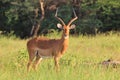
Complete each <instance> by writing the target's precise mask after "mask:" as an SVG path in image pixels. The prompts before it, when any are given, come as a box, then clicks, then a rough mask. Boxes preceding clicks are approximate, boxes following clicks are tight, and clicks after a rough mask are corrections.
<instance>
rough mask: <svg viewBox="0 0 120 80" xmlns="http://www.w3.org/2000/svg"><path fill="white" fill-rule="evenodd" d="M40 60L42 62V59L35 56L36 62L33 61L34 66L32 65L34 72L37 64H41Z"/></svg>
mask: <svg viewBox="0 0 120 80" xmlns="http://www.w3.org/2000/svg"><path fill="white" fill-rule="evenodd" d="M41 60H42V58H41V57H40V56H39V55H38V54H37V55H36V60H35V62H34V65H33V68H34V70H36V69H37V67H38V65H39V63H40V62H41Z"/></svg>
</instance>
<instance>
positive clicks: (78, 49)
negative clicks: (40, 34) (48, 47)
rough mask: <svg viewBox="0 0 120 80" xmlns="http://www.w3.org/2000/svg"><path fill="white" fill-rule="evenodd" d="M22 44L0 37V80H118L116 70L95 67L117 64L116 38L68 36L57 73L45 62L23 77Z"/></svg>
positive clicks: (119, 39)
mask: <svg viewBox="0 0 120 80" xmlns="http://www.w3.org/2000/svg"><path fill="white" fill-rule="evenodd" d="M56 35H58V34H56ZM59 36H60V35H59ZM59 36H55V35H54V36H50V35H49V36H48V37H49V38H54V37H55V38H59ZM26 42H27V40H20V39H19V38H15V37H13V38H11V37H9V38H8V37H4V36H0V80H120V76H119V74H120V68H119V67H118V68H111V67H110V68H105V67H103V66H101V65H96V64H97V63H99V62H101V61H103V60H107V59H109V58H112V59H115V60H120V37H119V36H118V35H117V34H111V35H108V36H105V35H97V36H95V37H87V36H78V37H72V36H71V37H70V41H69V48H68V50H67V51H66V53H65V54H64V56H63V57H62V58H61V60H60V71H59V72H56V71H55V70H54V61H53V59H45V60H43V61H42V62H41V64H40V65H39V68H38V70H37V71H34V70H31V71H30V72H29V73H27V71H26V65H27V61H28V53H27V50H26ZM89 63H90V64H89Z"/></svg>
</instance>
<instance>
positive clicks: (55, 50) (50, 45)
mask: <svg viewBox="0 0 120 80" xmlns="http://www.w3.org/2000/svg"><path fill="white" fill-rule="evenodd" d="M73 12H74V16H75V18H73V19H71V20H70V21H69V23H68V24H67V25H66V24H65V23H64V21H63V20H62V19H61V18H59V17H58V16H57V13H58V9H57V10H56V14H55V17H56V18H57V19H58V20H59V21H60V22H61V23H62V25H61V24H60V23H58V24H57V27H58V28H60V29H62V30H63V33H62V37H61V38H60V39H48V38H43V37H35V38H32V39H31V40H29V41H28V42H27V49H28V53H29V62H28V64H27V71H30V66H31V64H32V61H33V60H34V58H35V61H34V64H33V68H34V69H35V70H36V69H37V66H38V64H39V63H40V61H41V60H42V59H43V58H47V57H53V58H54V61H55V68H56V70H58V69H59V59H60V58H61V57H62V55H63V53H64V52H65V51H66V49H67V47H68V42H69V30H70V29H73V28H75V25H74V24H73V25H71V23H72V22H73V21H75V20H76V19H77V18H78V17H77V16H76V13H75V11H74V9H73Z"/></svg>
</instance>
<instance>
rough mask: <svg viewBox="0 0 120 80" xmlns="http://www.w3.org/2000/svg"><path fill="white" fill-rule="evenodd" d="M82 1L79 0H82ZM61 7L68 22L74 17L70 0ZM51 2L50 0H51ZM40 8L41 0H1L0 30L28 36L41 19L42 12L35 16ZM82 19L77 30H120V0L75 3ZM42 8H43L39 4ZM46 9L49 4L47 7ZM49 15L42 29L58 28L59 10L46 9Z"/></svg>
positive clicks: (93, 32)
mask: <svg viewBox="0 0 120 80" xmlns="http://www.w3.org/2000/svg"><path fill="white" fill-rule="evenodd" d="M78 1H79V0H78ZM67 2H68V3H67V4H65V5H62V6H60V7H59V13H58V16H59V17H61V18H62V19H63V20H64V21H65V23H68V22H69V20H70V19H71V18H72V17H73V13H72V7H74V6H72V5H71V3H70V1H69V0H68V1H67ZM47 4H48V3H47ZM35 8H39V0H32V1H31V0H30V1H29V0H2V1H0V31H2V33H4V34H7V33H11V31H13V32H14V33H13V34H15V35H17V36H20V37H21V38H25V37H28V36H29V34H30V31H31V29H32V25H33V22H34V21H37V22H39V19H40V17H41V10H39V16H38V17H37V19H36V20H35V19H34V17H35V13H34V9H35ZM74 8H75V11H76V12H77V16H78V17H79V19H78V20H77V21H75V22H74V23H75V24H76V25H77V27H76V30H74V31H75V33H77V34H96V33H97V31H100V32H106V31H111V30H115V31H119V30H120V27H119V25H120V22H119V21H120V17H119V14H120V1H119V0H104V1H103V0H82V2H80V4H79V5H77V7H74ZM39 9H40V8H39ZM45 9H46V8H45ZM45 12H46V13H45V19H44V20H43V21H42V23H41V28H40V31H39V33H41V32H42V31H44V30H45V29H47V30H49V29H55V30H56V29H57V27H56V24H57V23H58V22H59V21H57V19H55V17H54V15H55V11H49V10H45Z"/></svg>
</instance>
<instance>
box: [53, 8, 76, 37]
mask: <svg viewBox="0 0 120 80" xmlns="http://www.w3.org/2000/svg"><path fill="white" fill-rule="evenodd" d="M57 13H58V8H57V10H56V14H55V17H56V18H57V19H58V20H59V21H60V22H61V23H62V24H60V23H58V24H57V27H58V28H60V29H62V30H63V36H62V37H63V38H64V39H67V38H69V30H70V29H74V28H75V27H76V26H75V24H72V22H73V21H75V20H76V19H77V18H78V17H77V16H76V13H75V10H74V9H73V13H74V16H75V17H74V18H73V19H71V20H70V21H69V22H68V24H67V25H66V24H65V23H64V21H63V20H62V19H61V18H60V17H58V16H57ZM71 24H72V25H71Z"/></svg>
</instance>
